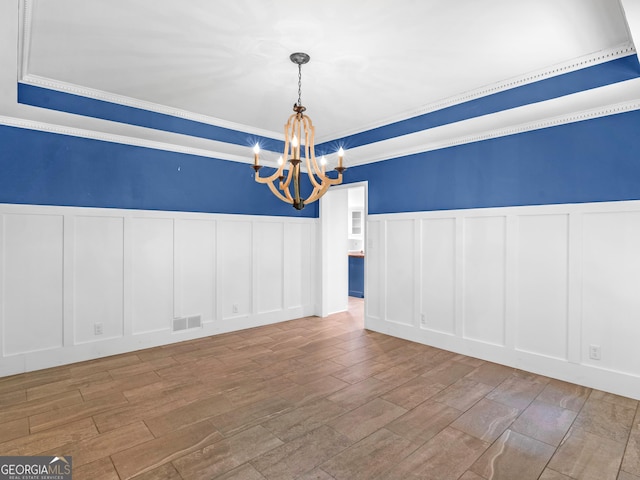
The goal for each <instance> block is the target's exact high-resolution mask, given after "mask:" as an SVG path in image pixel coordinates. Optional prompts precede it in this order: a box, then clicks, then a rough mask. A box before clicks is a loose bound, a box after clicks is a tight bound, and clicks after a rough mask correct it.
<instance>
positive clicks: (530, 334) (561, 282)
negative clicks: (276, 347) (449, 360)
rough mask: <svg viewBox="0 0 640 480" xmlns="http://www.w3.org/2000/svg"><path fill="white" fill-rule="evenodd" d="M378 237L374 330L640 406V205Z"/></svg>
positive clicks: (417, 220)
mask: <svg viewBox="0 0 640 480" xmlns="http://www.w3.org/2000/svg"><path fill="white" fill-rule="evenodd" d="M367 235H368V240H367V258H366V261H367V264H366V281H365V298H366V299H367V304H366V326H367V328H369V329H372V330H376V331H379V332H382V333H387V334H390V335H395V336H398V337H402V338H406V339H409V340H413V341H417V342H421V343H425V344H428V345H433V346H436V347H440V348H444V349H447V350H451V351H455V352H458V353H462V354H466V355H470V356H473V357H478V358H483V359H486V360H490V361H494V362H497V363H501V364H506V365H510V366H513V367H516V368H521V369H524V370H527V371H530V372H534V373H538V374H542V375H547V376H550V377H553V378H558V379H561V380H566V381H570V382H574V383H578V384H582V385H586V386H589V387H593V388H598V389H602V390H605V391H609V392H612V393H617V394H620V395H625V396H628V397H632V398H636V399H640V346H639V345H640V202H638V201H630V202H606V203H590V204H571V205H547V206H527V207H509V208H491V209H475V210H457V211H439V212H419V213H402V214H385V215H372V216H369V218H368V230H367ZM592 345H595V346H598V347H599V348H600V351H601V359H600V360H594V359H592V358H590V355H589V347H590V346H592Z"/></svg>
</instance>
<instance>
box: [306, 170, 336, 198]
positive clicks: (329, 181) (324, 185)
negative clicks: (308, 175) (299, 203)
mask: <svg viewBox="0 0 640 480" xmlns="http://www.w3.org/2000/svg"><path fill="white" fill-rule="evenodd" d="M325 178H326V182H322V185H321V187H320V188H319V189H314V190H313V192H311V195H309V197H308V198H307V199H306V200H305V203H311V202H315V201H316V200H318V199H319V198H320V197H321V196H323V195H324V194H325V193H326V192H327V190H328V189H329V187H331V186H332V185H340V184H341V183H342V174H340V175H339V176H338V178H334V179H332V178H329V177H325Z"/></svg>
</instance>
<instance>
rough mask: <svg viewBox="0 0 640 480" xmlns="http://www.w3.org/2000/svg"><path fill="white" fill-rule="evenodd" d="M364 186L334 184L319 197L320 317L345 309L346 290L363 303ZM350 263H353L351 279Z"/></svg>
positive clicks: (365, 208) (347, 305) (365, 202)
mask: <svg viewBox="0 0 640 480" xmlns="http://www.w3.org/2000/svg"><path fill="white" fill-rule="evenodd" d="M367 187H368V183H367V182H357V183H349V184H345V185H338V186H335V187H331V188H330V189H329V190H328V191H327V193H326V194H325V195H324V196H323V197H322V198H321V199H320V230H321V240H320V242H321V259H320V262H321V266H320V272H321V278H322V281H321V288H320V295H321V301H320V315H321V316H322V317H326V316H328V315H331V314H332V313H338V312H344V311H347V310H348V309H349V294H350V293H351V294H354V295H353V297H357V298H364V299H365V302H366V295H365V291H366V289H365V282H364V279H365V271H366V235H367V227H366V225H367V203H368V191H367ZM356 262H358V263H356ZM350 263H352V266H353V265H354V264H355V265H356V266H355V268H352V272H351V277H352V278H351V282H350V268H349V267H350ZM350 284H351V288H350Z"/></svg>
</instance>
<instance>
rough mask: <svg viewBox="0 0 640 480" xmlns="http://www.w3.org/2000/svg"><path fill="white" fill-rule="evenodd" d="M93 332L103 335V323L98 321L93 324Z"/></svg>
mask: <svg viewBox="0 0 640 480" xmlns="http://www.w3.org/2000/svg"><path fill="white" fill-rule="evenodd" d="M93 334H94V335H102V323H101V322H96V323H94V324H93Z"/></svg>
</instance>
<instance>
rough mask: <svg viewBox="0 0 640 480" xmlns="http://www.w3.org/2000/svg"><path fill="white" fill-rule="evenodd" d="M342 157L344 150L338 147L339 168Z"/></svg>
mask: <svg viewBox="0 0 640 480" xmlns="http://www.w3.org/2000/svg"><path fill="white" fill-rule="evenodd" d="M343 157H344V149H343V148H342V147H340V150H338V166H339V167H340V168H342V159H343Z"/></svg>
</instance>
